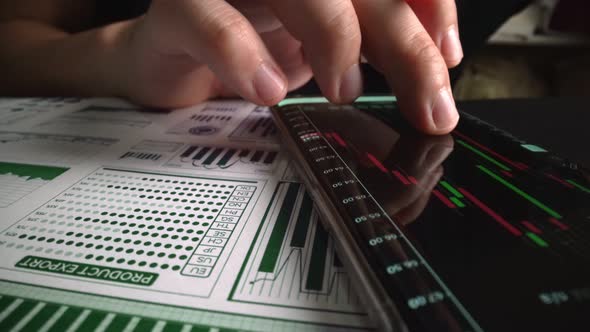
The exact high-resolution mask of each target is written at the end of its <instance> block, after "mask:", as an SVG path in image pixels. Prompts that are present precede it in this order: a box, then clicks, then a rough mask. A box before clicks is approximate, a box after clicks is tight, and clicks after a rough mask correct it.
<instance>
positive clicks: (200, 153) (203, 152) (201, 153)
mask: <svg viewBox="0 0 590 332" xmlns="http://www.w3.org/2000/svg"><path fill="white" fill-rule="evenodd" d="M209 150H211V148H210V147H208V146H206V147H204V148H202V149H201V151H199V152H198V153H197V154H196V155H195V156H194V157H193V160H199V159H201V158H203V157H204V156H205V155H206V154H207V152H209Z"/></svg>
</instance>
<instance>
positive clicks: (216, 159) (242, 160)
mask: <svg viewBox="0 0 590 332" xmlns="http://www.w3.org/2000/svg"><path fill="white" fill-rule="evenodd" d="M278 157H279V152H278V151H276V150H271V149H258V148H255V149H243V148H233V147H225V146H216V147H214V146H201V145H191V146H188V147H186V148H185V149H184V150H183V151H182V152H181V153H180V154H179V155H177V156H175V157H174V158H172V159H171V160H170V161H169V162H168V163H167V164H166V166H169V167H175V168H184V169H195V168H196V169H201V170H224V172H230V173H254V172H270V171H272V170H273V169H274V168H275V167H276V164H277V162H278V161H279V158H278Z"/></svg>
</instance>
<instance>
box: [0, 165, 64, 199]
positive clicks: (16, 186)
mask: <svg viewBox="0 0 590 332" xmlns="http://www.w3.org/2000/svg"><path fill="white" fill-rule="evenodd" d="M67 170H68V169H67V168H62V167H51V166H40V165H25V164H15V163H4V162H0V208H3V207H7V206H9V205H11V204H13V203H14V202H16V201H18V200H20V199H21V198H23V197H24V196H26V195H28V194H30V193H32V192H34V191H35V190H37V189H38V188H40V187H42V186H44V185H45V184H47V183H49V182H50V181H51V180H53V179H55V178H56V177H58V176H60V175H61V174H63V173H65V172H66V171H67Z"/></svg>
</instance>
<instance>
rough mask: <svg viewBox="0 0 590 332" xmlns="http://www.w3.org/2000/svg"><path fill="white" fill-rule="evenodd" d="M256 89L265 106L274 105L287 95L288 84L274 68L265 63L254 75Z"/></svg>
mask: <svg viewBox="0 0 590 332" xmlns="http://www.w3.org/2000/svg"><path fill="white" fill-rule="evenodd" d="M254 89H255V90H256V94H257V95H258V98H260V99H261V100H262V101H263V102H264V103H265V104H272V103H274V102H278V100H279V99H280V98H281V97H282V95H283V94H284V93H285V90H286V84H285V81H283V79H282V78H281V75H280V74H279V73H278V72H277V71H276V70H275V69H274V67H273V66H270V65H268V64H266V63H264V62H263V63H261V64H260V66H259V67H258V69H257V70H256V73H255V74H254Z"/></svg>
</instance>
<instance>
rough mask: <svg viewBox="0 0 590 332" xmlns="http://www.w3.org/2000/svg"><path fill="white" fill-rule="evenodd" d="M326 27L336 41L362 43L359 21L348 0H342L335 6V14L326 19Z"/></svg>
mask: <svg viewBox="0 0 590 332" xmlns="http://www.w3.org/2000/svg"><path fill="white" fill-rule="evenodd" d="M324 29H325V31H326V32H327V34H328V36H329V37H330V38H334V41H335V42H345V43H347V44H348V43H351V42H353V43H355V44H358V45H360V43H361V31H360V27H359V22H358V19H357V17H356V14H355V11H354V9H353V8H352V5H351V4H350V2H348V1H341V2H339V4H338V5H337V6H335V8H333V15H332V17H330V18H329V19H328V20H327V21H326V23H325V26H324Z"/></svg>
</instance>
